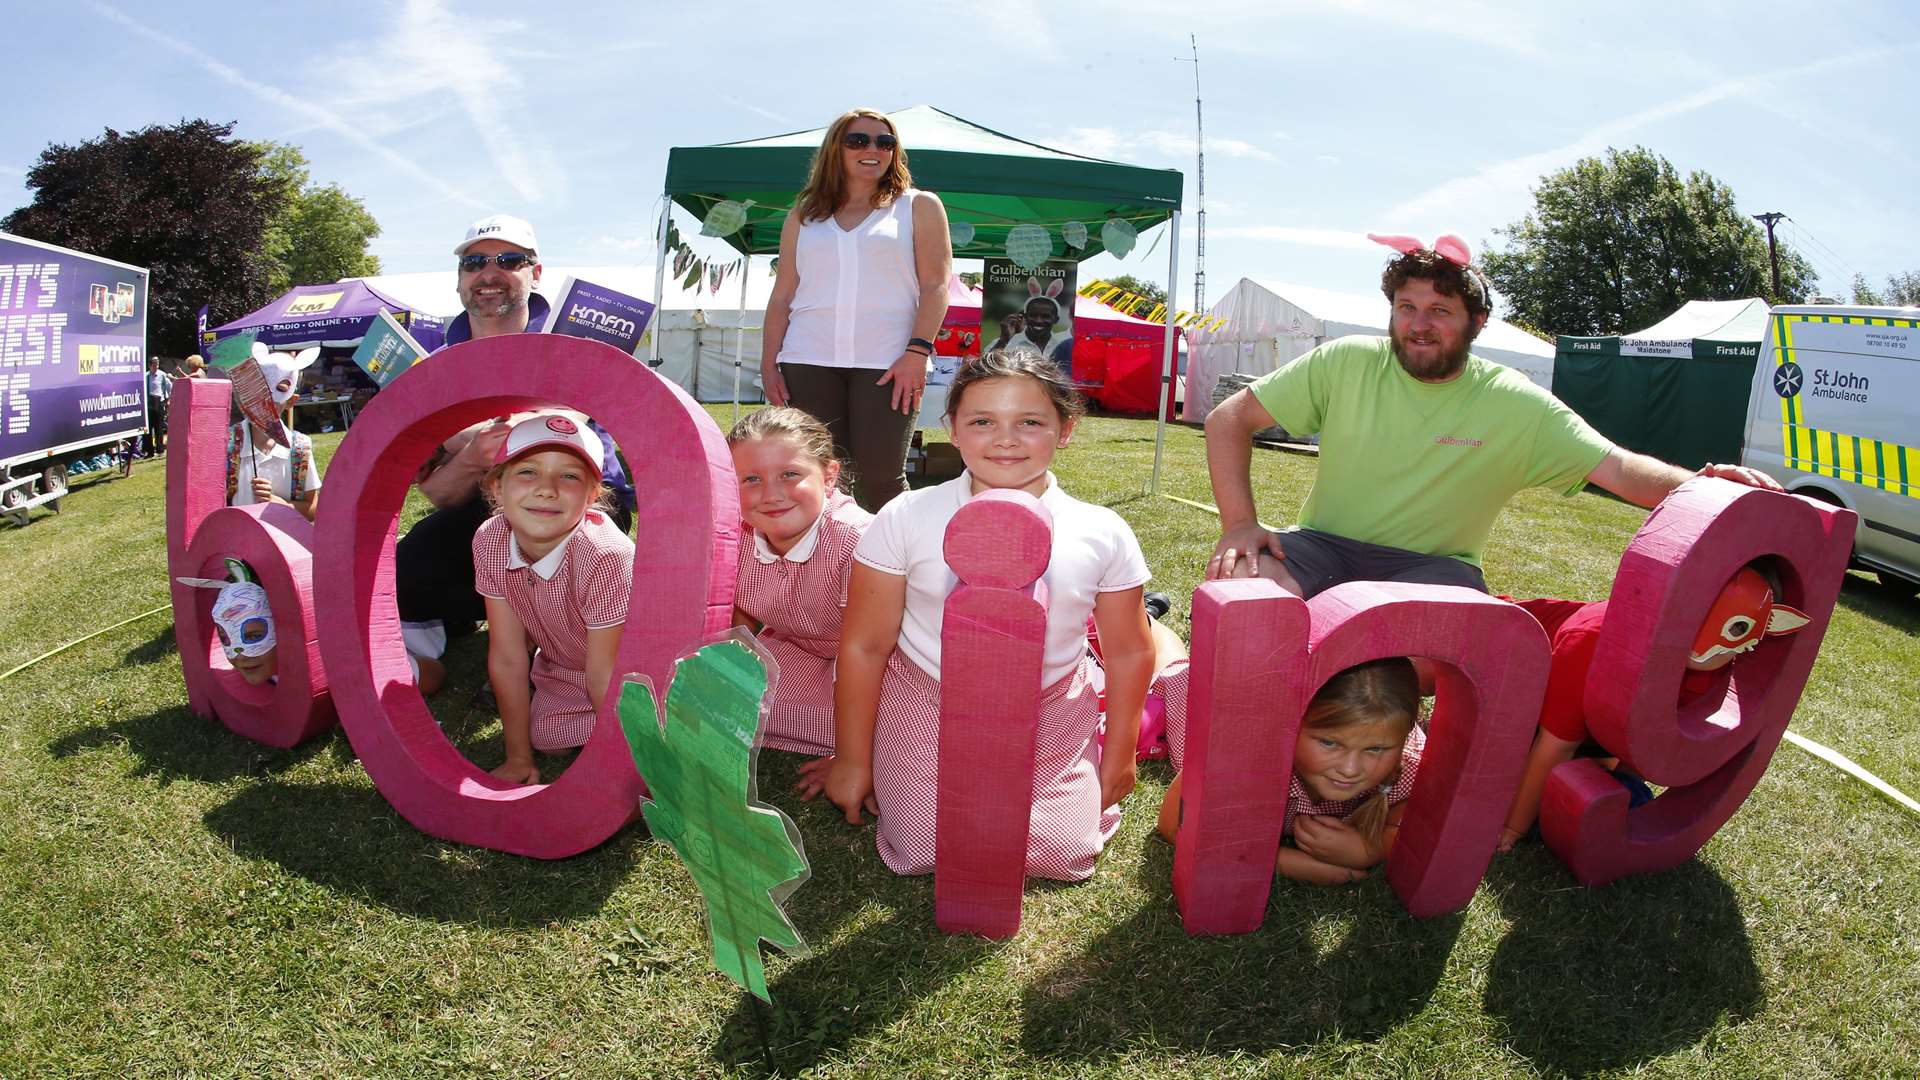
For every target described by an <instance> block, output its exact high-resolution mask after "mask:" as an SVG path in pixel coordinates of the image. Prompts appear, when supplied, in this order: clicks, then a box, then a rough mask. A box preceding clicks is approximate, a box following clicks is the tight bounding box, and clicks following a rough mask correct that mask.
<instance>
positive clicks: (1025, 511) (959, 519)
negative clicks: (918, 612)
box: [933, 491, 1053, 938]
mask: <svg viewBox="0 0 1920 1080" xmlns="http://www.w3.org/2000/svg"><path fill="white" fill-rule="evenodd" d="M944 551H945V555H946V560H947V566H948V567H950V568H951V569H952V570H953V572H954V574H955V576H957V577H958V578H959V579H960V585H959V587H958V588H956V589H954V590H953V592H952V593H951V594H949V595H948V597H947V606H946V614H945V617H944V620H943V622H942V624H941V631H940V671H941V680H940V785H939V802H938V807H939V809H938V813H937V817H936V831H935V834H934V864H933V920H934V924H935V925H937V926H939V927H940V929H942V930H945V931H946V932H948V933H950V934H957V933H968V934H980V935H983V936H985V937H991V938H1005V937H1012V936H1013V935H1014V934H1015V933H1016V932H1018V931H1019V929H1020V897H1021V892H1022V891H1023V890H1024V888H1025V887H1026V874H1027V832H1028V826H1029V824H1030V823H1031V819H1032V813H1033V757H1034V733H1035V731H1036V730H1037V728H1038V726H1039V722H1040V691H1041V686H1040V679H1041V670H1042V662H1043V660H1044V658H1045V655H1046V638H1047V607H1046V586H1045V585H1044V584H1042V583H1041V582H1040V580H1039V578H1040V575H1042V574H1044V573H1046V572H1047V563H1048V562H1049V561H1050V560H1051V559H1052V558H1053V519H1052V516H1051V515H1049V514H1048V513H1047V511H1046V508H1045V507H1043V506H1041V505H1040V501H1039V500H1038V499H1035V498H1034V497H1033V496H1031V495H1028V494H1026V493H1024V492H1019V491H989V492H985V493H983V494H980V495H977V496H975V497H974V498H973V499H971V500H969V501H968V503H967V505H966V506H965V507H963V508H961V510H960V512H959V513H958V514H955V515H954V518H953V520H952V521H951V522H949V523H948V524H947V535H946V543H945V548H944Z"/></svg>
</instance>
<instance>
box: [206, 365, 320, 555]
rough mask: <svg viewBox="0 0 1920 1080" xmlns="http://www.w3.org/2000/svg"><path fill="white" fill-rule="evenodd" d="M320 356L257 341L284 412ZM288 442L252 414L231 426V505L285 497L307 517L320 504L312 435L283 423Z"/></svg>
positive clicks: (278, 405) (296, 398)
mask: <svg viewBox="0 0 1920 1080" xmlns="http://www.w3.org/2000/svg"><path fill="white" fill-rule="evenodd" d="M319 358H320V350H319V349H317V348H314V349H302V350H300V352H298V353H279V352H274V351H273V350H272V349H270V348H268V347H267V346H266V345H263V344H260V343H259V342H255V343H254V346H253V359H254V360H255V361H256V362H257V363H259V365H260V371H261V373H262V374H264V375H265V376H266V377H267V385H268V386H269V387H271V388H272V389H273V404H274V407H275V408H276V409H277V410H279V412H280V414H281V415H282V416H285V415H287V413H288V411H289V410H291V409H292V408H293V405H294V403H295V402H296V401H299V400H300V390H299V387H300V373H301V372H302V371H305V370H306V369H307V367H308V366H310V365H311V364H312V363H313V362H314V361H315V360H317V359H319ZM285 426H286V429H287V437H288V438H289V439H290V440H291V442H290V444H282V443H281V442H279V441H278V440H277V439H275V438H274V435H273V433H271V432H268V431H265V430H263V429H262V428H261V427H260V426H259V425H258V424H255V423H253V422H252V421H250V420H242V421H240V422H239V423H237V424H235V425H233V427H232V428H230V429H229V430H228V432H227V505H229V506H248V505H251V504H253V503H269V502H272V503H282V504H285V505H288V506H291V507H293V508H294V509H295V510H298V511H300V513H301V514H302V515H304V516H305V517H306V519H307V520H308V521H312V520H313V515H314V514H315V513H316V512H317V511H318V510H319V508H320V471H319V470H318V469H317V468H315V467H314V464H313V440H312V439H310V438H308V437H307V436H305V435H302V434H301V433H300V432H298V431H295V430H293V425H292V424H287V425H285Z"/></svg>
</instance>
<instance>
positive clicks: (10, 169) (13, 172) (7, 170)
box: [0, 165, 27, 176]
mask: <svg viewBox="0 0 1920 1080" xmlns="http://www.w3.org/2000/svg"><path fill="white" fill-rule="evenodd" d="M25 175H27V170H25V169H22V168H19V167H18V166H14V165H0V176H25Z"/></svg>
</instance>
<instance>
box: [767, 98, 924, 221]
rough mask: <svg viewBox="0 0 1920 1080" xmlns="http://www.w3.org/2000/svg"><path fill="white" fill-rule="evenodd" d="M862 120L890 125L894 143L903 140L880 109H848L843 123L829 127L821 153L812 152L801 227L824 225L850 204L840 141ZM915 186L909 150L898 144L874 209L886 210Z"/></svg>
mask: <svg viewBox="0 0 1920 1080" xmlns="http://www.w3.org/2000/svg"><path fill="white" fill-rule="evenodd" d="M862 118H865V119H868V120H878V121H880V122H881V123H883V124H885V125H887V130H888V131H889V132H891V133H892V134H893V137H894V138H895V139H898V138H899V137H900V132H899V131H897V130H895V129H894V126H893V121H892V120H889V119H888V118H887V114H886V113H883V112H881V111H880V110H878V109H849V110H847V111H846V112H844V113H841V114H840V119H838V120H835V121H834V122H833V123H831V124H829V125H827V137H826V138H825V139H822V140H821V141H820V149H818V150H815V151H814V152H813V164H812V166H810V167H809V168H808V170H807V186H806V187H804V188H802V189H801V191H800V201H799V203H797V204H796V207H795V208H796V209H797V210H799V212H800V221H801V223H802V224H804V223H806V222H809V221H825V220H826V219H827V218H830V217H832V216H833V213H834V211H836V210H838V209H840V204H841V203H844V202H846V201H847V170H846V169H845V168H844V167H842V166H841V164H840V140H841V139H843V138H845V137H846V134H847V128H849V127H852V126H853V122H854V121H855V120H859V119H862ZM912 186H913V174H912V173H911V172H909V171H907V147H906V144H905V143H899V144H897V145H895V146H894V148H893V163H892V164H891V165H889V166H888V167H887V171H886V172H884V173H882V174H881V176H880V186H879V187H878V188H877V189H876V190H875V191H874V193H873V205H875V206H886V205H888V204H889V203H891V202H893V200H895V199H897V198H899V197H900V196H902V195H904V194H906V192H907V189H908V188H910V187H912Z"/></svg>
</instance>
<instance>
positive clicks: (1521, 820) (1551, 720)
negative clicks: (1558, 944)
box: [1500, 564, 1807, 851]
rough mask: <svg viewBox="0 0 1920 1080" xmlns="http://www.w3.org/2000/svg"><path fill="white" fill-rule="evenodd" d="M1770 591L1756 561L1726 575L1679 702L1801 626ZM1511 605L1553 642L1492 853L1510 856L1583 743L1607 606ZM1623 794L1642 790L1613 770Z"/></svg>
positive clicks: (1802, 618)
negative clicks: (1536, 716)
mask: <svg viewBox="0 0 1920 1080" xmlns="http://www.w3.org/2000/svg"><path fill="white" fill-rule="evenodd" d="M1777 595H1778V590H1777V588H1776V587H1775V585H1774V583H1773V582H1772V581H1771V580H1769V578H1768V576H1767V575H1766V574H1765V573H1763V571H1762V570H1761V569H1759V567H1758V566H1757V565H1756V564H1749V565H1747V566H1745V567H1742V568H1741V569H1740V570H1739V572H1737V573H1735V574H1734V575H1733V579H1732V580H1730V581H1728V582H1727V584H1726V586H1725V587H1723V588H1722V589H1721V590H1720V596H1719V598H1718V599H1716V600H1715V601H1714V602H1713V607H1712V608H1711V609H1709V610H1708V612H1707V618H1706V621H1705V622H1704V623H1702V624H1701V626H1700V631H1699V633H1698V635H1697V636H1696V637H1695V638H1694V642H1693V645H1692V647H1691V648H1690V649H1689V650H1688V652H1687V673H1686V675H1685V676H1684V677H1682V679H1681V681H1680V696H1681V699H1682V700H1683V701H1684V700H1689V699H1692V698H1693V697H1695V696H1697V695H1699V694H1701V693H1703V692H1705V691H1707V690H1708V689H1710V688H1711V687H1712V686H1713V684H1714V682H1715V676H1714V673H1715V672H1718V671H1719V670H1720V669H1721V668H1724V667H1726V666H1727V665H1729V664H1731V663H1733V662H1734V660H1735V659H1736V658H1737V657H1739V656H1740V655H1741V654H1743V653H1746V652H1750V651H1752V650H1753V649H1755V648H1757V647H1758V646H1759V644H1760V640H1761V639H1762V638H1765V637H1775V636H1781V635H1786V634H1791V633H1793V632H1795V631H1797V630H1799V629H1800V628H1801V627H1803V626H1805V625H1807V616H1806V615H1804V614H1803V613H1801V612H1800V611H1798V610H1796V609H1794V608H1791V607H1788V606H1787V605H1786V604H1783V603H1779V602H1778V601H1777V600H1776V599H1775V597H1776V596H1777ZM1518 603H1519V605H1520V606H1521V607H1523V608H1525V609H1527V613H1528V614H1530V615H1532V616H1533V617H1534V618H1535V619H1538V620H1539V621H1540V625H1541V627H1542V628H1543V629H1545V630H1546V632H1547V637H1548V639H1549V640H1550V641H1551V642H1552V644H1553V659H1552V661H1551V665H1550V667H1549V668H1548V671H1547V694H1546V700H1545V702H1544V703H1543V704H1542V706H1541V709H1540V731H1539V733H1538V734H1537V735H1535V736H1534V740H1533V750H1532V752H1531V753H1530V754H1529V755H1528V757H1527V771H1526V773H1525V775H1524V776H1522V777H1521V780H1520V790H1519V793H1518V794H1517V795H1515V796H1514V800H1513V809H1511V810H1510V811H1508V813H1507V826H1506V828H1505V829H1503V830H1501V833H1500V850H1501V851H1511V850H1513V845H1514V844H1515V843H1516V842H1518V841H1519V839H1520V838H1521V837H1522V836H1525V835H1526V834H1527V831H1528V830H1529V829H1531V828H1533V823H1534V819H1536V818H1537V817H1539V815H1540V798H1541V795H1542V793H1543V792H1545V791H1546V787H1547V774H1549V773H1551V772H1552V771H1553V770H1554V769H1555V768H1557V767H1558V766H1560V765H1561V764H1562V763H1564V762H1567V761H1571V760H1573V758H1574V755H1575V754H1576V753H1577V752H1578V751H1579V750H1580V748H1581V747H1582V746H1583V745H1586V744H1587V742H1588V737H1587V722H1586V708H1585V704H1584V698H1585V696H1586V687H1587V671H1588V669H1589V668H1590V667H1591V666H1592V664H1593V651H1594V647H1595V646H1596V645H1597V644H1598V643H1599V639H1600V626H1601V623H1602V622H1603V621H1604V620H1605V618H1606V614H1607V602H1606V601H1605V600H1602V601H1599V602H1597V603H1582V602H1580V601H1577V600H1521V601H1518ZM1616 776H1618V777H1620V779H1621V781H1622V783H1623V785H1624V786H1626V787H1627V788H1629V789H1630V790H1635V789H1644V784H1642V783H1641V782H1640V781H1639V780H1638V778H1630V777H1628V776H1627V775H1626V774H1624V773H1619V772H1616ZM1635 796H1636V797H1635V799H1634V804H1635V805H1639V804H1640V803H1642V802H1644V801H1645V798H1646V797H1647V793H1646V792H1645V791H1644V790H1635Z"/></svg>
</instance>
